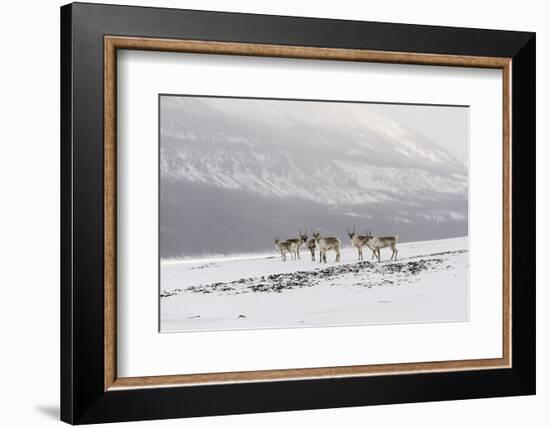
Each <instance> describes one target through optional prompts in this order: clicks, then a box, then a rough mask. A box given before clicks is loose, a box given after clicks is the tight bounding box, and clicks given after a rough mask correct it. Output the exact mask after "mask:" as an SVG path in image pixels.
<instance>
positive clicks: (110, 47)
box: [104, 35, 512, 391]
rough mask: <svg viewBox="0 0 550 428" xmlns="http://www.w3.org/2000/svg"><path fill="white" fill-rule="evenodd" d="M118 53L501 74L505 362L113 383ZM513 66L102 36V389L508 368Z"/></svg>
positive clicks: (485, 60)
mask: <svg viewBox="0 0 550 428" xmlns="http://www.w3.org/2000/svg"><path fill="white" fill-rule="evenodd" d="M117 49H130V50H149V51H169V52H182V53H202V54H222V55H243V56H264V57H280V58H297V59H298V58H299V59H323V60H339V61H363V62H383V63H397V64H417V65H441V66H457V67H477V68H495V69H502V73H503V74H502V81H503V89H502V90H503V122H502V125H503V190H502V191H503V216H502V221H503V254H502V255H503V311H502V315H503V325H502V333H503V356H502V357H501V358H494V359H475V360H457V361H437V362H421V363H404V364H403V363H401V364H378V365H357V366H341V367H317V368H305V369H279V370H261V371H245V372H228V373H204V374H187V375H170V376H147V377H128V378H118V377H117V375H116V373H117V368H116V61H117V58H116V52H117ZM511 84H512V59H511V58H502V57H482V56H464V55H446V54H424V53H407V52H388V51H375V50H362V49H339V48H322V47H309V46H290V45H288V46H287V45H269V44H256V43H235V42H213V41H197V40H179V39H159V38H144V37H121V36H109V35H105V36H104V119H105V120H104V122H105V123H104V215H105V217H104V291H105V293H104V325H105V327H104V328H105V331H104V390H105V391H108V390H116V389H133V388H155V387H173V386H196V385H216V384H223V383H247V382H264V381H284V380H288V381H290V380H303V379H323V378H342V377H364V376H373V375H397V374H411V373H426V372H448V371H468V370H481V369H485V370H486V369H502V368H510V367H512V353H511V352H512V318H511V317H512V310H511V308H512V306H511V305H512V302H511V295H512V293H511V291H512V290H511V278H512V277H511V275H512V264H511V262H512V260H511V248H512V246H511V244H512V243H511V239H512V233H511V232H512V231H511V227H512V222H511V220H512V217H511V215H512V212H511V210H512V204H511V191H512V188H511V186H512V169H511V168H512V165H511V146H512V145H511V135H512V133H511V123H512V117H511V115H512V108H511V106H512V101H511Z"/></svg>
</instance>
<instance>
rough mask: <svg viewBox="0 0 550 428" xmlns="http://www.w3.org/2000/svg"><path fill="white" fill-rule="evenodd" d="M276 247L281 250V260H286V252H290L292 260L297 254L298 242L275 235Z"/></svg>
mask: <svg viewBox="0 0 550 428" xmlns="http://www.w3.org/2000/svg"><path fill="white" fill-rule="evenodd" d="M274 239H275V247H276V248H277V249H278V250H279V251H280V252H281V260H282V261H283V262H286V253H290V258H291V260H294V257H295V255H296V244H295V243H294V242H289V241H281V240H280V239H279V238H278V237H275V238H274Z"/></svg>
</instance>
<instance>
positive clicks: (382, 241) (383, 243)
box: [366, 231, 399, 261]
mask: <svg viewBox="0 0 550 428" xmlns="http://www.w3.org/2000/svg"><path fill="white" fill-rule="evenodd" d="M398 240H399V236H397V235H395V236H372V234H371V232H370V231H369V233H368V234H367V242H366V245H367V246H368V247H369V248H370V249H371V250H372V252H373V257H374V256H375V255H376V256H377V258H378V261H380V249H381V248H386V247H390V248H391V251H392V254H391V257H390V260H397V253H398V251H397V247H396V245H397V241H398Z"/></svg>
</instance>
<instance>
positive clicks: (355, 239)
mask: <svg viewBox="0 0 550 428" xmlns="http://www.w3.org/2000/svg"><path fill="white" fill-rule="evenodd" d="M346 231H347V232H348V236H349V239H351V246H352V247H355V248H357V253H358V259H357V260H363V246H365V245H367V241H368V235H358V234H356V233H355V226H353V230H352V231H350V230H349V229H348V228H347V227H346ZM371 250H372V248H371ZM372 257H374V250H373V251H372ZM371 259H372V258H371Z"/></svg>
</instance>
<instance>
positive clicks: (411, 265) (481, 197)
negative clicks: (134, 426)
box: [61, 3, 536, 424]
mask: <svg viewBox="0 0 550 428" xmlns="http://www.w3.org/2000/svg"><path fill="white" fill-rule="evenodd" d="M107 18H108V19H107ZM61 105H62V111H61V131H62V135H61V157H62V159H61V168H62V170H61V194H62V206H61V213H62V219H61V222H62V228H61V229H62V234H61V247H62V250H61V251H62V264H61V273H62V281H61V367H62V370H61V418H62V420H64V421H66V422H69V423H71V424H85V423H98V422H116V421H129V420H144V419H162V418H177V417H190V416H201V415H222V414H231V413H233V414H235V413H251V412H269V411H282V410H298V409H315V408H327V407H344V406H363V405H372V404H388V403H405V402H417V401H435V400H452V399H465V398H478V397H496V396H511V395H527V394H534V393H535V258H534V249H535V245H534V242H535V240H536V232H535V209H534V208H535V35H534V34H533V33H526V32H510V31H496V30H481V29H466V28H448V27H434V26H417V25H408V24H390V23H372V22H355V21H339V20H327V19H313V18H296V17H282V16H266V15H250V14H234V13H220V12H205V11H192V10H176V9H160V8H141V7H128V6H112V5H111V6H109V5H93V4H78V3H76V4H70V5H67V6H63V7H62V8H61Z"/></svg>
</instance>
